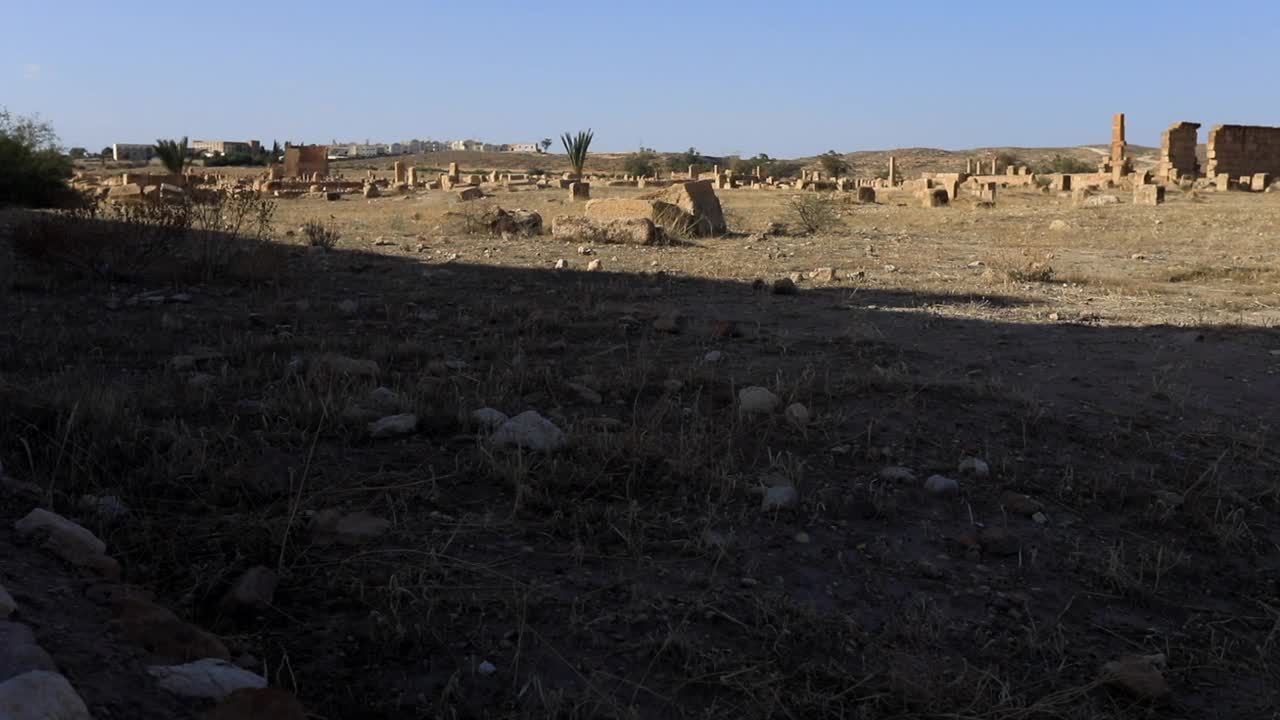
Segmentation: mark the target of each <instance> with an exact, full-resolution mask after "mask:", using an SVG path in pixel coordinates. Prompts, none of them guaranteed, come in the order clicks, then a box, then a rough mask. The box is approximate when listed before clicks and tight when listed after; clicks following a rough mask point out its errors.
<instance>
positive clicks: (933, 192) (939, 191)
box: [920, 188, 948, 208]
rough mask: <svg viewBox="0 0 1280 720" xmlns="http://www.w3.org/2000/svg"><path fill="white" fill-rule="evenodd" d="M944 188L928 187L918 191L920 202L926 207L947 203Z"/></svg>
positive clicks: (941, 205)
mask: <svg viewBox="0 0 1280 720" xmlns="http://www.w3.org/2000/svg"><path fill="white" fill-rule="evenodd" d="M947 201H948V199H947V191H946V189H945V188H930V189H928V190H921V191H920V204H921V205H922V206H924V207H927V208H936V207H943V206H945V205H946V204H947Z"/></svg>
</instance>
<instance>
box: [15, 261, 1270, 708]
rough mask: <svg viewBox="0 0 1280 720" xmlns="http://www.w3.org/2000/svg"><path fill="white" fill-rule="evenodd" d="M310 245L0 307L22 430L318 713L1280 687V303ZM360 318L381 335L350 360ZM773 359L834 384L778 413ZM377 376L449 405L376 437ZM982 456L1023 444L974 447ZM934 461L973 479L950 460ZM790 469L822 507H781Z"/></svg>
mask: <svg viewBox="0 0 1280 720" xmlns="http://www.w3.org/2000/svg"><path fill="white" fill-rule="evenodd" d="M495 242H498V241H496V240H495ZM509 242H521V243H537V242H541V240H540V239H539V238H529V239H519V240H511V241H509ZM688 251H690V252H698V251H700V249H698V248H688ZM272 253H275V251H272ZM259 254H260V255H261V253H259ZM271 257H272V258H275V259H274V260H272V262H273V263H275V264H274V265H272V266H271V267H270V269H269V272H266V273H264V272H263V268H257V269H255V271H254V282H252V283H246V282H242V281H241V280H240V279H236V278H231V279H224V280H217V279H215V280H213V281H209V282H206V283H203V284H189V283H187V284H182V285H178V286H175V285H173V284H171V283H168V282H166V281H165V280H164V276H163V275H160V276H155V275H150V276H149V273H147V272H144V273H141V277H139V278H135V279H134V280H133V281H131V282H127V283H123V282H114V283H112V282H108V281H103V280H96V281H75V282H69V281H67V280H66V279H65V278H64V279H62V280H59V281H57V282H55V281H53V280H51V279H50V277H49V276H48V275H47V274H44V273H42V272H38V271H37V269H36V268H30V267H28V268H25V269H23V270H22V275H21V277H20V278H19V283H18V284H19V287H18V290H17V291H16V292H15V293H13V294H11V295H10V296H9V297H8V307H7V308H6V309H5V314H4V323H3V326H2V327H0V398H2V399H3V400H4V401H5V402H4V405H3V409H0V418H3V430H0V457H3V458H4V462H5V467H6V468H8V469H9V471H10V473H11V474H18V475H21V476H24V479H29V480H30V481H32V482H34V483H36V484H38V485H40V486H41V487H52V488H54V489H55V491H56V494H57V500H56V501H55V505H58V506H60V507H61V509H63V510H66V511H67V512H68V513H69V514H73V515H74V514H76V513H75V510H74V498H76V497H78V496H79V495H80V494H81V493H85V492H95V493H99V494H101V493H104V492H114V493H118V494H120V495H121V496H122V497H123V498H124V499H125V500H126V501H127V502H128V503H129V504H130V505H131V506H133V507H134V508H135V511H136V512H135V515H134V516H132V517H131V518H130V519H129V520H128V521H127V522H124V523H122V524H120V525H116V526H112V527H102V526H99V527H97V528H96V529H98V530H99V531H100V532H101V533H102V535H103V537H104V539H106V540H107V542H108V544H109V546H111V547H112V548H118V550H117V553H116V555H117V557H118V559H120V560H121V562H122V563H123V564H124V566H125V568H126V569H125V574H126V578H127V579H128V580H129V581H130V582H135V583H139V584H143V585H146V586H148V587H151V588H152V589H154V590H156V591H157V592H158V593H159V594H160V595H161V596H162V597H165V598H169V599H171V600H172V601H173V603H174V605H175V606H176V607H178V608H181V612H182V613H183V614H186V615H187V616H189V617H191V618H192V619H195V620H198V621H199V622H201V623H202V624H204V625H205V626H207V627H211V628H212V629H214V630H215V631H216V632H219V633H220V634H221V635H222V637H224V638H226V640H227V642H228V644H229V645H231V646H233V649H234V650H236V651H238V652H242V653H247V654H251V655H253V656H254V657H255V658H258V659H260V660H262V661H263V663H264V665H265V667H267V668H268V669H269V674H270V675H271V677H270V679H271V680H272V682H273V683H276V684H281V685H284V686H286V687H289V688H291V689H296V691H297V693H298V695H299V697H301V698H302V699H303V700H304V702H306V703H307V704H308V706H309V707H310V708H311V709H312V711H313V712H315V713H316V714H317V715H318V716H321V717H333V718H338V717H404V716H405V715H406V714H413V715H424V716H425V715H433V716H439V717H690V718H692V717H703V718H705V717H711V718H718V717H725V718H729V717H734V718H743V717H747V718H751V717H759V718H765V717H796V718H799V717H806V718H816V717H833V718H834V717H867V718H870V717H899V718H911V717H952V718H958V717H964V718H969V717H973V718H1014V717H1018V718H1039V717H1046V718H1048V717H1054V718H1094V717H1103V716H1105V717H1135V718H1136V717H1171V718H1172V717H1185V716H1188V715H1190V716H1196V717H1261V716H1262V715H1263V714H1265V712H1269V709H1270V708H1272V707H1274V706H1275V705H1276V704H1277V703H1278V702H1280V697H1278V696H1277V694H1276V693H1277V690H1276V689H1277V688H1280V677H1278V676H1277V672H1276V667H1277V666H1276V664H1275V663H1274V652H1275V649H1274V644H1273V643H1274V642H1275V641H1276V639H1277V638H1276V630H1275V628H1276V627H1277V623H1278V622H1280V599H1278V598H1277V587H1276V571H1277V569H1280V563H1278V562H1277V555H1276V553H1277V548H1278V547H1280V545H1277V543H1278V542H1280V536H1278V535H1277V532H1276V508H1277V499H1278V497H1277V484H1276V472H1277V462H1276V457H1275V448H1274V447H1273V445H1272V442H1271V441H1272V439H1273V438H1274V436H1275V431H1274V426H1275V423H1276V412H1277V411H1276V403H1275V399H1276V398H1277V397H1280V392H1278V391H1280V387H1278V381H1277V376H1276V371H1277V370H1280V357H1277V356H1276V355H1274V354H1272V351H1273V350H1276V349H1280V344H1278V343H1277V340H1276V335H1275V332H1274V331H1272V330H1268V329H1260V328H1248V327H1109V326H1105V325H1096V324H1071V323H1056V324H1051V325H1034V324H1017V323H1001V322H991V321H985V320H977V319H972V318H967V317H964V316H963V315H962V313H963V312H964V310H965V308H967V307H972V306H975V305H984V304H985V305H993V306H1000V305H1006V306H1008V305H1013V304H1016V303H1019V302H1021V301H1020V300H1018V299H1015V298H1009V297H1000V296H996V295H993V296H973V295H922V294H915V293H912V292H909V291H905V290H896V289H893V288H878V287H870V286H866V285H864V284H861V283H857V282H841V283H837V284H834V285H831V286H817V287H803V288H802V289H801V290H800V291H799V292H798V293H797V294H795V295H773V294H771V293H769V292H768V291H767V290H761V289H760V288H756V287H753V286H751V285H748V284H743V283H735V282H717V281H711V280H705V279H694V278H682V277H670V276H665V275H662V274H652V275H625V274H613V273H607V272H601V273H586V272H574V271H564V270H561V271H553V270H549V269H548V270H537V269H512V268H502V267H494V266H485V265H476V264H463V263H448V264H443V265H440V264H430V265H426V264H422V263H420V262H417V261H416V260H414V259H412V258H406V257H395V256H387V255H378V254H371V253H361V252H326V251H320V250H311V249H307V248H292V249H289V250H287V251H285V252H282V253H275V254H272V255H271ZM264 275H265V276H269V277H271V278H272V279H271V280H270V281H268V282H262V281H261V278H262V277H264ZM334 354H339V355H343V356H347V357H351V358H356V359H368V360H374V361H376V362H377V363H378V368H377V371H376V374H373V375H371V376H367V377H353V376H351V375H348V374H342V373H332V372H325V371H324V370H323V367H322V365H323V362H321V360H320V359H321V358H324V357H328V356H332V355H334ZM177 356H186V357H193V358H196V365H195V366H194V367H191V368H188V367H187V366H186V365H185V364H182V363H180V364H179V365H178V366H177V367H180V368H183V369H175V364H174V361H173V359H174V358H175V357H177ZM751 385H760V386H765V387H768V388H769V389H770V390H771V391H773V392H774V393H775V394H777V395H778V396H779V398H780V399H781V401H782V405H789V404H791V403H801V404H803V405H804V406H805V407H806V408H807V410H808V411H809V412H810V413H811V414H812V421H811V422H809V423H807V424H804V425H798V424H796V423H794V422H789V421H788V420H787V419H786V418H785V417H784V415H783V413H782V411H781V410H779V411H778V412H777V413H775V414H774V415H771V416H766V417H750V416H742V415H741V414H740V413H739V412H738V410H737V406H736V398H737V393H738V391H739V390H740V389H741V388H743V387H745V386H751ZM379 386H383V387H387V388H390V389H391V390H393V391H395V393H396V394H397V396H398V398H399V403H400V405H399V406H398V407H396V408H395V409H396V410H400V411H407V412H413V413H415V414H416V415H417V416H418V418H419V423H418V428H417V431H416V432H414V433H412V434H409V435H406V436H402V437H398V438H395V439H389V440H386V439H384V440H374V439H371V438H370V437H369V434H368V431H367V429H366V425H367V423H368V421H369V419H370V418H372V417H374V416H376V415H377V414H378V413H377V412H372V411H371V409H370V408H369V407H367V404H368V400H367V398H368V395H369V393H370V391H371V390H373V389H374V388H376V387H379ZM486 406H487V407H493V408H496V409H498V410H501V411H503V412H505V413H507V414H509V415H514V414H516V413H519V412H522V411H524V410H528V409H533V410H536V411H538V412H539V413H541V414H543V415H544V416H546V417H548V418H550V419H551V420H552V421H553V422H555V423H556V424H557V425H558V426H560V427H561V428H563V429H565V430H566V431H567V432H568V433H569V434H570V437H571V439H572V444H571V447H570V448H569V449H567V450H565V451H563V452H561V453H558V454H555V455H552V456H541V455H537V454H528V453H513V452H510V451H505V450H499V449H495V448H492V447H491V446H490V445H489V444H488V443H487V442H486V440H485V437H484V433H482V432H477V430H476V428H474V427H473V426H472V425H471V424H470V423H469V422H468V420H467V417H468V415H469V413H470V412H471V411H472V410H475V409H477V408H480V407H486ZM965 457H980V458H983V459H984V460H985V461H986V462H987V463H988V464H989V467H990V473H989V475H987V476H972V475H971V476H964V475H961V474H960V473H959V471H958V468H957V466H958V464H959V463H960V461H961V460H962V459H963V458H965ZM887 466H905V467H907V468H910V469H911V470H912V471H913V474H914V477H915V479H914V480H910V481H899V480H887V479H884V478H882V476H881V471H882V469H883V468H885V467H887ZM933 474H942V475H947V476H950V477H953V478H955V479H958V480H959V482H960V492H959V493H958V494H956V495H952V496H946V497H935V496H932V495H930V494H929V493H928V492H926V491H925V490H924V488H923V485H924V480H925V478H927V477H929V476H931V475H933ZM777 484H791V485H793V486H794V487H796V488H797V489H798V491H799V504H798V505H797V506H796V507H794V508H790V509H785V510H782V511H763V510H762V509H761V491H762V488H763V487H765V486H770V485H777ZM14 507H15V510H14V511H13V512H6V513H5V514H6V518H5V519H6V520H11V519H12V518H11V517H10V516H11V515H13V514H15V513H16V512H17V510H16V507H17V506H14ZM329 508H337V509H341V510H343V511H350V510H364V511H368V512H370V513H373V514H376V515H378V516H380V517H385V518H387V519H389V520H391V523H392V525H391V530H390V531H389V532H387V533H386V534H385V535H382V536H379V537H376V538H369V539H366V540H362V541H360V542H357V543H354V544H351V545H331V544H324V543H322V542H321V541H319V540H317V539H316V537H315V536H314V534H313V533H312V532H310V530H309V528H308V527H307V518H309V517H310V516H311V514H312V513H314V512H316V511H319V510H322V509H329ZM86 522H89V520H87V519H86ZM257 564H264V565H267V566H269V567H272V568H276V569H278V570H279V571H280V573H281V576H282V579H283V581H282V585H281V588H280V589H279V591H278V592H277V595H276V597H275V600H274V604H273V607H272V608H271V609H270V610H269V611H267V612H263V613H261V614H258V615H255V616H252V617H248V618H246V617H227V616H224V615H223V614H222V613H221V612H220V610H219V607H218V602H217V601H218V599H219V598H220V597H221V595H222V593H223V592H225V589H226V587H227V585H228V584H229V583H230V582H231V581H232V580H233V579H234V578H235V577H236V575H237V574H238V573H239V572H242V571H243V570H244V569H246V568H247V567H249V566H252V565H257ZM87 641H88V640H87ZM1133 653H1136V654H1143V655H1146V654H1155V653H1163V654H1165V655H1166V656H1167V659H1168V667H1167V668H1166V670H1165V677H1166V679H1167V680H1168V682H1169V683H1170V685H1171V687H1172V691H1171V693H1169V694H1168V695H1167V696H1165V697H1162V698H1160V699H1158V700H1150V699H1144V698H1137V697H1134V696H1133V695H1132V694H1129V693H1126V692H1125V691H1124V689H1123V688H1115V687H1103V686H1101V684H1100V683H1099V679H1100V676H1099V667H1100V666H1101V664H1102V663H1103V662H1104V661H1106V660H1109V659H1112V658H1114V657H1117V656H1120V655H1124V654H1133ZM482 663H492V667H493V668H494V672H492V673H487V668H488V667H489V666H487V665H485V666H483V667H484V668H485V669H486V670H482V669H481V668H482ZM82 671H83V672H86V673H88V672H92V668H88V667H86V668H84V669H83V670H82ZM72 682H73V684H77V686H81V684H80V683H77V682H76V678H74V677H72ZM84 686H86V687H92V685H91V684H87V685H84ZM85 699H86V701H88V702H89V704H90V705H91V706H93V705H94V698H92V697H90V696H89V695H88V694H86V698H85Z"/></svg>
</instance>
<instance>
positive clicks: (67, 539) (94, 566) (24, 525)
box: [13, 508, 120, 580]
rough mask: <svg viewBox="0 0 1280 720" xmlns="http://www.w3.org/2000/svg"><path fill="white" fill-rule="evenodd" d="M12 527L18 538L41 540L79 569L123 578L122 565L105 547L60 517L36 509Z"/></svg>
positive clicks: (86, 532)
mask: <svg viewBox="0 0 1280 720" xmlns="http://www.w3.org/2000/svg"><path fill="white" fill-rule="evenodd" d="M13 527H14V529H15V530H16V531H17V532H18V536H19V537H24V538H26V537H32V536H37V535H38V536H42V537H43V538H44V541H45V542H44V547H45V548H47V549H48V550H50V551H52V552H53V553H54V554H55V555H57V556H58V557H60V558H62V559H63V560H65V561H67V562H69V563H71V564H72V565H75V566H76V567H80V568H86V569H90V570H93V571H94V572H97V573H98V574H100V575H102V576H104V577H107V578H109V579H112V580H115V579H119V577H120V565H119V563H117V562H116V561H115V560H113V559H112V558H109V557H107V555H106V550H107V546H106V544H105V543H103V542H102V541H101V540H99V539H98V538H97V536H95V535H94V534H93V533H91V532H89V531H88V530H86V529H85V528H83V527H81V526H80V525H78V524H76V523H74V522H72V521H70V520H68V519H66V518H64V517H62V516H61V515H59V514H57V513H53V512H49V511H48V510H43V509H40V508H37V509H35V510H32V511H31V512H29V513H27V515H26V517H24V518H22V519H21V520H19V521H17V522H16V523H14V526H13Z"/></svg>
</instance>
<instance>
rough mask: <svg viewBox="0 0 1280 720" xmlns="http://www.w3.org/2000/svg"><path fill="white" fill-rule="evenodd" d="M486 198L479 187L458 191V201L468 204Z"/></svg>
mask: <svg viewBox="0 0 1280 720" xmlns="http://www.w3.org/2000/svg"><path fill="white" fill-rule="evenodd" d="M483 197H484V191H483V190H481V189H480V188H478V187H475V186H471V187H465V188H463V189H461V190H459V191H458V200H460V201H461V202H468V201H471V200H479V199H480V198H483Z"/></svg>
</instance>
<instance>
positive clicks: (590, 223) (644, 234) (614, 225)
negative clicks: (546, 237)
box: [551, 215, 666, 245]
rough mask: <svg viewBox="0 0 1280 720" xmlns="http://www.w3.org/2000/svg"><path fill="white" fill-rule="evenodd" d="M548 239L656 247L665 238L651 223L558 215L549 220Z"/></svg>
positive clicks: (638, 219) (646, 220)
mask: <svg viewBox="0 0 1280 720" xmlns="http://www.w3.org/2000/svg"><path fill="white" fill-rule="evenodd" d="M551 237H553V238H555V239H556V240H564V241H565V242H571V243H575V244H581V245H591V244H613V245H659V244H662V243H663V242H665V240H666V236H665V233H663V232H662V230H661V229H660V228H658V227H657V226H656V225H654V224H653V222H652V221H651V220H648V219H645V218H633V219H630V220H606V221H598V220H593V219H591V218H588V217H582V216H579V215H558V216H556V218H555V219H554V220H552V221H551Z"/></svg>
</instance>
